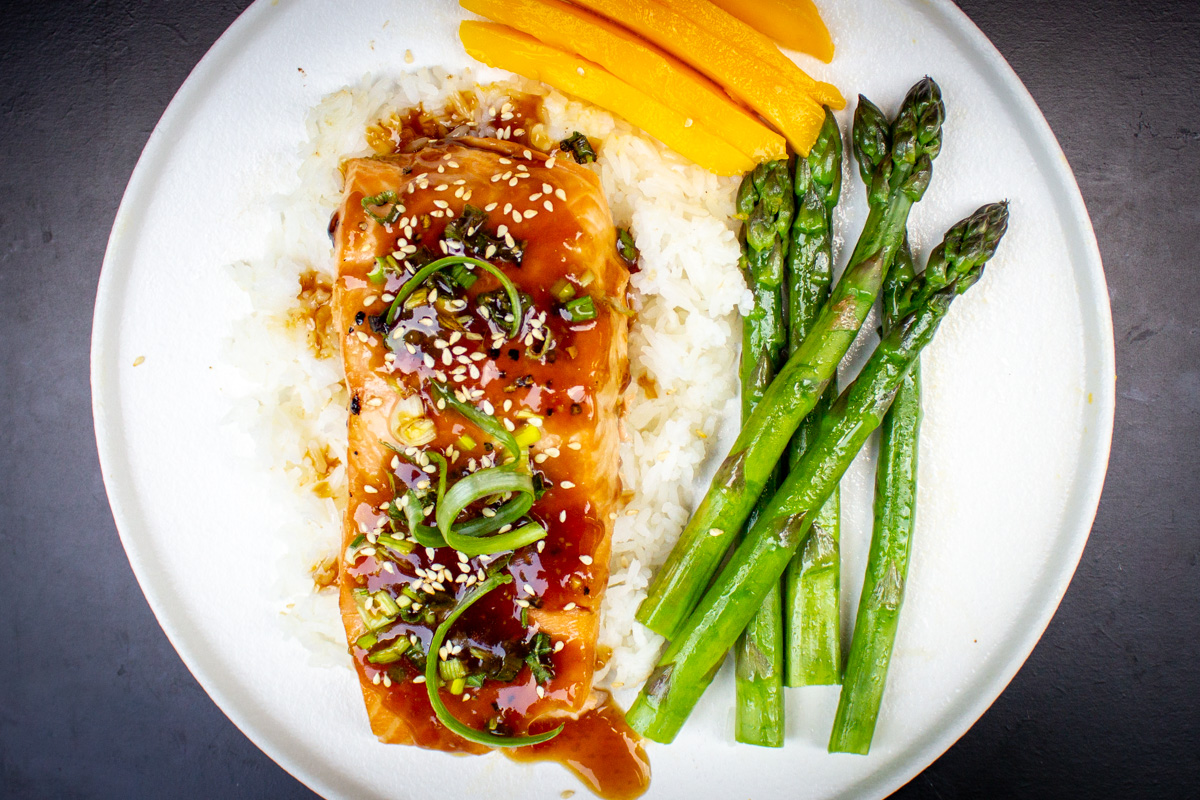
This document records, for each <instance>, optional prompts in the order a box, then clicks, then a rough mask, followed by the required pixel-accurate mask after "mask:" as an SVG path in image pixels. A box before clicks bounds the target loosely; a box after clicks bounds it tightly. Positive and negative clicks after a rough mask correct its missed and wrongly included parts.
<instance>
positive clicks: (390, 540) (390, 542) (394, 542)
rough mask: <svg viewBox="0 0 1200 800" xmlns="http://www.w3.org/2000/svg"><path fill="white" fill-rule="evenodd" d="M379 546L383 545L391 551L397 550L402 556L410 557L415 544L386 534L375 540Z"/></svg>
mask: <svg viewBox="0 0 1200 800" xmlns="http://www.w3.org/2000/svg"><path fill="white" fill-rule="evenodd" d="M375 541H376V543H377V544H381V545H383V546H384V547H386V548H387V549H389V550H395V551H396V552H397V553H400V554H401V555H405V556H406V555H408V554H409V553H411V552H412V551H413V543H412V542H410V541H407V540H405V539H397V538H396V537H395V536H388V535H387V534H386V533H382V534H380V535H379V538H378V539H376V540H375Z"/></svg>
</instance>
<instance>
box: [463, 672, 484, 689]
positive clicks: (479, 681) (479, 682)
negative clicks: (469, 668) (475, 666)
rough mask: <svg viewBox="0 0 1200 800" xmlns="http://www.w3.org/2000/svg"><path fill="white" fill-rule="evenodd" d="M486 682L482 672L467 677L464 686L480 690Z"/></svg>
mask: <svg viewBox="0 0 1200 800" xmlns="http://www.w3.org/2000/svg"><path fill="white" fill-rule="evenodd" d="M486 680H487V676H486V675H484V674H483V673H482V672H472V673H471V674H470V675H468V676H467V680H466V684H467V686H470V687H471V688H472V689H482V688H483V682H484V681H486Z"/></svg>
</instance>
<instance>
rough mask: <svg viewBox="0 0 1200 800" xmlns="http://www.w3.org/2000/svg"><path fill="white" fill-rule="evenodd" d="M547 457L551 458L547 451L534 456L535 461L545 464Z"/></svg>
mask: <svg viewBox="0 0 1200 800" xmlns="http://www.w3.org/2000/svg"><path fill="white" fill-rule="evenodd" d="M547 458H549V456H547V455H546V454H545V453H538V454H537V455H536V456H534V457H533V463H535V464H545V463H546V459H547Z"/></svg>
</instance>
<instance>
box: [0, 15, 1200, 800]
mask: <svg viewBox="0 0 1200 800" xmlns="http://www.w3.org/2000/svg"><path fill="white" fill-rule="evenodd" d="M825 1H826V2H832V1H834V0H825ZM961 4H962V7H963V8H964V10H965V11H966V12H967V13H968V14H969V15H970V16H971V17H972V19H974V20H975V22H976V23H977V24H978V25H979V26H980V27H981V28H982V29H983V31H984V32H985V33H986V34H987V35H988V36H989V37H991V39H992V41H993V42H994V43H995V44H996V46H997V47H998V48H999V49H1000V51H1001V52H1002V53H1003V54H1004V55H1005V57H1007V58H1008V59H1009V61H1010V62H1011V63H1012V65H1013V67H1014V68H1015V69H1016V71H1017V73H1018V74H1019V75H1020V76H1021V78H1022V79H1023V80H1024V81H1025V83H1026V85H1027V86H1028V87H1029V90H1030V91H1031V92H1032V94H1033V96H1034V98H1035V99H1036V100H1037V101H1038V103H1039V104H1040V105H1041V107H1042V110H1043V112H1044V113H1045V114H1046V117H1047V119H1048V120H1049V122H1050V125H1051V127H1052V128H1053V129H1054V131H1055V132H1056V134H1057V135H1058V137H1059V141H1060V142H1061V143H1062V146H1063V149H1064V151H1065V152H1066V155H1067V158H1068V159H1069V160H1070V162H1071V165H1072V167H1073V168H1074V170H1075V173H1076V176H1077V177H1078V180H1079V184H1080V187H1081V189H1082V191H1083V196H1084V199H1085V200H1086V202H1087V205H1088V208H1089V210H1090V212H1091V215H1092V219H1093V222H1094V224H1095V228H1096V234H1097V237H1098V239H1099V242H1100V249H1101V252H1102V254H1103V256H1104V261H1105V267H1106V271H1107V275H1108V281H1109V289H1110V295H1111V298H1112V305H1113V317H1114V328H1115V332H1116V345H1117V368H1118V391H1117V395H1118V400H1117V417H1116V429H1115V432H1114V437H1113V451H1112V460H1111V465H1110V468H1109V474H1108V481H1107V485H1106V488H1105V494H1104V497H1103V499H1102V500H1101V503H1100V510H1099V514H1098V516H1097V518H1096V523H1095V526H1094V529H1093V531H1092V536H1091V540H1090V542H1089V544H1088V547H1087V550H1086V551H1085V553H1084V555H1083V560H1082V561H1081V563H1080V565H1079V570H1078V572H1077V573H1076V575H1075V579H1074V581H1073V583H1072V584H1071V588H1070V589H1069V590H1068V591H1067V594H1066V597H1065V599H1064V600H1063V603H1062V606H1061V607H1060V609H1059V611H1058V614H1057V615H1056V616H1055V618H1054V621H1053V622H1052V623H1051V624H1050V627H1049V629H1048V630H1047V631H1046V634H1045V636H1044V637H1043V638H1042V640H1041V642H1040V644H1039V645H1038V647H1037V648H1036V649H1035V650H1034V652H1033V655H1032V656H1031V657H1030V659H1029V661H1028V662H1027V663H1026V665H1025V666H1024V668H1023V669H1022V670H1021V671H1020V672H1019V673H1018V675H1017V676H1016V678H1015V679H1014V680H1013V682H1012V684H1011V685H1010V686H1009V688H1008V689H1007V690H1006V691H1005V692H1004V694H1002V695H1001V696H1000V698H999V699H998V700H997V701H996V703H995V705H994V706H993V707H992V708H991V709H990V710H989V711H988V712H987V713H986V714H985V715H984V716H983V718H982V719H981V720H980V721H979V722H978V723H977V724H976V725H975V726H974V728H972V729H971V730H970V731H969V732H968V733H967V734H966V735H965V736H964V737H963V738H962V739H961V740H960V741H959V742H958V743H957V744H956V745H955V746H954V747H952V748H951V749H950V750H949V751H948V752H947V753H946V754H945V755H944V756H943V757H942V758H941V759H940V760H938V761H937V762H936V763H935V764H933V765H932V766H931V767H930V768H929V769H927V770H926V771H925V772H924V773H922V774H921V775H920V776H918V777H917V778H916V779H914V780H913V781H912V783H910V784H909V785H908V786H906V787H904V788H903V789H902V790H901V791H900V792H898V793H897V795H896V796H897V797H900V798H904V800H914V799H916V798H922V799H923V798H959V797H962V798H968V797H997V798H1007V797H1021V798H1026V799H1029V800H1036V799H1037V798H1056V799H1057V798H1075V797H1080V798H1085V797H1086V798H1096V797H1129V798H1131V797H1156V798H1158V797H1191V796H1194V795H1195V791H1196V790H1195V787H1196V786H1197V785H1198V784H1200V755H1198V754H1197V749H1196V743H1197V741H1200V707H1198V706H1197V704H1196V702H1195V700H1194V695H1195V692H1196V690H1197V689H1198V688H1200V667H1198V666H1197V665H1198V664H1200V613H1198V612H1200V567H1198V566H1197V557H1198V554H1200V539H1198V538H1197V536H1196V532H1197V528H1198V525H1197V522H1196V520H1197V519H1198V518H1200V496H1198V493H1197V488H1198V486H1200V474H1198V473H1200V458H1198V457H1197V455H1196V443H1197V441H1200V335H1198V327H1200V325H1198V322H1200V304H1198V303H1197V301H1196V298H1197V296H1198V295H1200V270H1197V268H1196V265H1197V263H1200V204H1197V202H1196V199H1195V194H1196V190H1197V187H1198V186H1200V102H1198V98H1197V93H1198V92H1200V89H1197V82H1196V79H1197V77H1198V75H1200V50H1197V48H1196V47H1195V42H1196V40H1197V37H1198V35H1200V6H1197V5H1196V4H1194V3H1191V2H1187V1H1186V0H1173V1H1171V2H1166V1H1164V2H1158V3H1147V2H1142V1H1141V0H1134V2H1124V3H1118V2H1115V1H1114V0H1060V2H1056V3H1054V4H1050V3H1039V2H1033V1H1032V0H1029V1H1028V2H1017V0H986V1H985V0H962V3H961ZM243 5H244V2H242V1H241V0H224V1H223V2H216V1H214V2H205V3H184V2H179V0H160V2H155V3H140V2H136V1H135V0H107V2H103V3H88V2H83V0H61V1H60V2H54V3H32V2H14V1H13V0H10V2H8V3H6V4H5V7H4V14H3V17H2V18H0V21H2V23H3V24H2V25H0V154H3V164H4V169H3V170H2V171H0V343H2V346H0V474H2V475H3V476H4V479H3V480H2V481H0V610H2V611H0V796H3V797H11V798H42V797H47V798H50V797H53V798H75V797H79V798H84V797H86V798H131V797H138V798H141V797H166V796H171V797H173V798H193V797H194V798H209V797H220V798H263V797H270V798H290V797H311V796H313V795H312V793H311V792H309V791H308V790H307V789H305V788H304V787H303V786H301V785H300V784H299V783H298V782H296V781H295V780H294V779H293V778H291V777H290V776H288V775H287V773H285V772H284V771H283V770H281V769H280V768H279V767H278V766H276V765H275V764H274V763H273V762H272V761H271V760H270V759H269V758H267V757H266V756H265V755H263V754H262V753H261V752H260V751H258V749H257V748H255V747H254V745H252V744H251V743H250V742H249V741H248V740H247V739H246V738H245V737H244V736H243V735H242V734H241V733H240V732H239V731H238V730H237V729H236V728H235V727H234V726H233V725H232V724H231V723H230V722H229V721H228V720H227V719H226V718H225V717H224V716H223V715H222V714H221V712H220V711H219V710H218V709H217V708H216V706H215V705H213V703H212V701H210V700H209V699H208V697H207V696H206V695H205V694H204V692H203V691H202V690H201V689H200V687H199V686H198V685H197V684H196V682H195V680H194V679H193V678H192V677H191V675H189V674H188V672H187V669H186V668H185V667H184V666H183V664H182V663H181V662H180V660H179V658H178V656H176V654H175V652H174V650H173V649H172V648H171V645H170V643H169V642H168V641H167V639H166V637H165V636H163V634H162V631H161V630H160V628H159V627H158V625H157V623H156V622H155V620H154V617H153V615H152V614H151V613H150V611H149V609H148V607H147V606H146V603H145V600H144V599H143V597H142V594H141V592H140V590H139V589H138V586H137V583H136V581H135V580H134V578H133V575H132V573H131V571H130V569H129V565H128V563H127V561H126V560H125V556H124V552H123V551H122V549H121V546H120V542H119V540H118V538H117V535H116V530H115V528H114V526H113V523H112V517H111V515H110V513H109V510H108V505H107V501H106V499H105V494H104V487H103V484H102V482H101V479H100V471H99V467H98V464H97V461H96V450H95V444H94V440H93V433H92V424H91V410H90V395H89V388H88V344H89V335H90V324H91V313H92V300H93V296H94V292H95V286H96V280H97V277H98V275H99V271H100V262H101V259H102V257H103V254H104V247H105V244H106V241H107V237H108V232H109V227H110V225H111V223H112V219H113V215H114V214H115V212H116V208H117V204H118V203H119V201H120V198H121V195H122V193H123V191H124V187H125V183H126V181H127V180H128V177H129V174H130V172H131V171H132V169H133V167H134V164H135V163H136V161H137V157H138V154H139V153H140V152H141V149H142V147H143V145H144V144H145V141H146V138H147V137H148V136H149V134H150V131H151V130H152V129H153V127H154V124H155V123H156V122H157V120H158V118H159V116H160V115H161V113H162V111H163V109H164V108H165V107H166V105H167V103H168V102H169V101H170V99H171V97H172V95H173V94H174V92H175V90H176V89H177V88H178V86H179V85H180V83H182V82H183V80H184V79H185V78H186V77H187V75H188V72H189V71H190V70H191V68H192V66H193V65H194V64H195V63H196V61H198V60H199V59H200V57H201V56H202V55H203V54H204V53H205V51H206V50H207V49H208V47H209V46H210V45H211V44H212V42H213V41H214V40H215V39H216V38H217V37H218V36H219V35H220V34H221V32H222V31H223V30H224V29H225V28H226V27H227V26H228V25H229V23H230V22H232V21H233V19H234V18H235V17H236V16H237V14H238V12H239V11H240V10H241V8H242V6H243Z"/></svg>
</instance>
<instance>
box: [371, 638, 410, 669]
mask: <svg viewBox="0 0 1200 800" xmlns="http://www.w3.org/2000/svg"><path fill="white" fill-rule="evenodd" d="M411 648H412V642H410V641H409V640H408V637H407V636H403V635H401V636H397V637H396V639H395V640H393V641H392V643H391V644H389V645H388V646H387V647H385V648H383V649H382V650H376V651H375V652H374V653H371V654H370V655H369V656H367V661H370V662H371V663H372V664H391V663H392V662H393V661H399V660H400V659H401V658H402V657H403V656H404V654H405V653H407V652H408V651H409V649H411Z"/></svg>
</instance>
